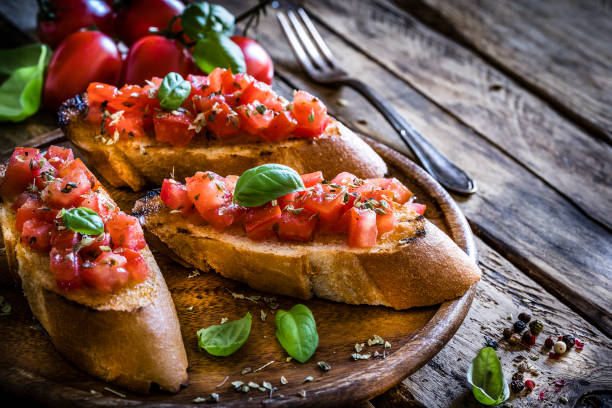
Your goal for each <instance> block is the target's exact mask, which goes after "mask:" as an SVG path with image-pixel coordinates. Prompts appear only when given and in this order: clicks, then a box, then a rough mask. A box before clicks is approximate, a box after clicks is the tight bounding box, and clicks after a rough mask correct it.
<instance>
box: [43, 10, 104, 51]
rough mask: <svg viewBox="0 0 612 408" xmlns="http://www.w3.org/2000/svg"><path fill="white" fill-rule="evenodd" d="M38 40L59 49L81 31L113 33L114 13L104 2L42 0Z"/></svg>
mask: <svg viewBox="0 0 612 408" xmlns="http://www.w3.org/2000/svg"><path fill="white" fill-rule="evenodd" d="M38 3H39V4H40V11H39V12H38V26H37V30H38V37H39V38H40V40H41V41H42V42H44V43H45V44H48V45H49V46H50V47H51V48H55V47H57V46H58V44H59V43H61V42H62V40H63V39H64V38H66V37H68V36H69V35H70V34H72V33H74V32H75V31H78V30H79V29H81V28H87V27H91V26H96V27H97V28H98V29H99V30H101V31H103V32H105V33H107V34H110V35H112V34H113V11H112V9H111V7H109V5H108V4H107V3H106V2H104V1H102V0H39V2H38Z"/></svg>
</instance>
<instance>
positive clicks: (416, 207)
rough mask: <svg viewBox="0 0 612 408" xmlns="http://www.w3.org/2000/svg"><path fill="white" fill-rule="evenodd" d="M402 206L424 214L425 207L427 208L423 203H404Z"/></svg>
mask: <svg viewBox="0 0 612 408" xmlns="http://www.w3.org/2000/svg"><path fill="white" fill-rule="evenodd" d="M404 206H405V207H408V208H410V209H411V210H413V211H415V212H417V213H419V214H420V215H423V214H425V209H426V208H427V206H426V205H425V204H419V203H406V204H404Z"/></svg>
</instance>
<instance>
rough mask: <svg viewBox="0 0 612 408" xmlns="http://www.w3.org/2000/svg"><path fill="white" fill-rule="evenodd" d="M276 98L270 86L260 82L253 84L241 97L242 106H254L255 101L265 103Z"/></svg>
mask: <svg viewBox="0 0 612 408" xmlns="http://www.w3.org/2000/svg"><path fill="white" fill-rule="evenodd" d="M274 97H275V94H274V91H272V88H271V87H270V85H268V84H266V83H264V82H260V81H253V82H251V83H250V84H249V85H248V86H247V87H246V88H245V89H244V90H243V91H242V94H241V95H240V105H248V104H252V103H253V102H255V101H259V102H260V103H265V102H267V101H268V100H270V99H272V98H274Z"/></svg>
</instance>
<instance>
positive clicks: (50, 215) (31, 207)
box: [15, 197, 57, 232]
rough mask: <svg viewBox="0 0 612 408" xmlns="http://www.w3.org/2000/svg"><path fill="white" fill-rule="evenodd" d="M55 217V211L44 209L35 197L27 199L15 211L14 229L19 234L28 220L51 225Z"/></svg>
mask: <svg viewBox="0 0 612 408" xmlns="http://www.w3.org/2000/svg"><path fill="white" fill-rule="evenodd" d="M56 215H57V210H53V209H51V208H49V207H45V206H44V205H43V203H42V202H41V201H40V200H39V199H38V198H37V197H29V198H27V199H26V201H25V202H24V203H23V204H22V205H21V206H20V207H19V209H18V210H17V214H16V216H15V228H17V230H18V231H20V232H21V231H22V228H23V224H24V223H25V222H26V221H27V220H29V219H36V220H39V221H46V222H49V223H51V222H53V221H54V220H55V216H56Z"/></svg>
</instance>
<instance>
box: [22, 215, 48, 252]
mask: <svg viewBox="0 0 612 408" xmlns="http://www.w3.org/2000/svg"><path fill="white" fill-rule="evenodd" d="M54 229H55V226H54V225H53V224H51V223H49V222H46V221H41V220H37V219H30V220H27V221H26V222H24V223H23V229H22V231H21V242H23V243H24V244H26V245H28V246H30V248H32V249H34V250H35V251H39V252H46V251H49V249H50V248H51V232H52V231H53V230H54Z"/></svg>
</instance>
